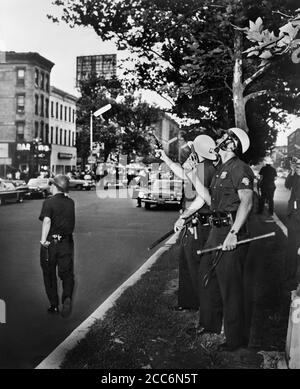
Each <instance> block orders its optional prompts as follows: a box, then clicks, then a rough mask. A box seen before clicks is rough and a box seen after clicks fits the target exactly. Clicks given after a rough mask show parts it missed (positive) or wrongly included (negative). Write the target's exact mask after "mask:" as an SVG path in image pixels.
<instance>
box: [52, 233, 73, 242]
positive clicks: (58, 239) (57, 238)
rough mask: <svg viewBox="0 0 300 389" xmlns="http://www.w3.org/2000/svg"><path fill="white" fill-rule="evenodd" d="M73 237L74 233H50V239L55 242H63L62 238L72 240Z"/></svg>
mask: <svg viewBox="0 0 300 389" xmlns="http://www.w3.org/2000/svg"><path fill="white" fill-rule="evenodd" d="M71 238H72V234H67V235H61V234H52V235H50V239H51V240H52V241H54V242H55V243H57V242H61V241H62V240H70V239H71Z"/></svg>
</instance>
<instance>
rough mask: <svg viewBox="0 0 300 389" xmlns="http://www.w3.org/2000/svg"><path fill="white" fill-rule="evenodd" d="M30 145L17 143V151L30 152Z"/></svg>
mask: <svg viewBox="0 0 300 389" xmlns="http://www.w3.org/2000/svg"><path fill="white" fill-rule="evenodd" d="M30 149H31V145H30V143H17V151H30Z"/></svg>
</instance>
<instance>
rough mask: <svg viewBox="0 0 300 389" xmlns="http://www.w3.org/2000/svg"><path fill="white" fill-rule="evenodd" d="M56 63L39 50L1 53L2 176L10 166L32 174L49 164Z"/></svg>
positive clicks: (0, 168) (0, 141)
mask: <svg viewBox="0 0 300 389" xmlns="http://www.w3.org/2000/svg"><path fill="white" fill-rule="evenodd" d="M53 65H54V63H53V62H51V61H49V60H48V59H46V58H44V57H42V56H41V55H39V54H38V53H31V52H29V53H16V52H14V51H8V52H1V53H0V176H5V175H6V173H7V171H8V170H9V169H10V170H13V169H21V170H27V171H28V170H30V173H31V174H33V171H34V170H38V169H39V168H40V166H43V165H49V160H50V146H49V142H48V139H47V134H48V132H49V100H50V74H51V69H52V67H53ZM37 138H38V140H37ZM35 139H36V140H37V142H36V143H35V141H34V140H35Z"/></svg>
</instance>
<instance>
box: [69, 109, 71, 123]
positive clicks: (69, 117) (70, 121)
mask: <svg viewBox="0 0 300 389" xmlns="http://www.w3.org/2000/svg"><path fill="white" fill-rule="evenodd" d="M71 120H72V118H71V107H69V122H71Z"/></svg>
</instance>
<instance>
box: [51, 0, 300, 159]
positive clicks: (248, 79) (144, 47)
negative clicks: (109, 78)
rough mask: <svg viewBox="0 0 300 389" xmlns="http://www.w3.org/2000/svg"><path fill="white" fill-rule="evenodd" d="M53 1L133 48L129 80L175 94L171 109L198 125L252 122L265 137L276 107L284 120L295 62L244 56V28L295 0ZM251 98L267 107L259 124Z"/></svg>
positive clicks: (276, 17)
mask: <svg viewBox="0 0 300 389" xmlns="http://www.w3.org/2000/svg"><path fill="white" fill-rule="evenodd" d="M54 4H57V5H58V6H59V7H60V9H62V17H61V18H62V20H64V21H65V22H67V23H68V24H70V25H71V26H75V25H84V26H92V27H93V28H94V30H95V32H96V33H97V34H98V35H99V36H100V37H101V38H102V39H103V40H109V39H112V38H114V39H115V41H116V43H117V46H118V48H119V49H125V48H127V49H130V50H131V52H132V53H134V54H135V55H136V58H137V59H135V68H134V71H135V76H136V77H134V78H132V80H131V85H134V86H135V87H136V88H141V87H142V88H149V89H152V90H156V91H158V92H160V93H161V94H162V95H165V96H167V98H168V99H170V98H171V99H173V101H174V106H173V112H174V113H177V114H178V115H179V116H182V117H191V118H194V119H198V120H199V125H200V126H205V127H206V128H209V129H212V130H216V129H218V128H220V127H223V128H224V127H228V126H233V125H237V126H239V127H242V128H244V129H245V130H248V128H249V130H250V137H253V136H255V135H256V133H257V131H258V130H257V129H258V128H260V129H261V131H263V134H260V135H262V136H263V137H264V140H266V138H268V137H269V134H270V131H271V133H272V138H273V139H274V138H275V135H276V129H274V128H271V127H270V124H271V121H273V122H274V115H275V114H277V119H276V120H281V116H280V115H282V113H283V112H284V111H286V110H287V109H290V102H291V101H292V100H293V99H295V96H296V95H297V93H298V87H299V85H298V84H297V82H298V83H299V81H297V77H296V75H297V74H296V70H295V69H292V72H291V73H288V72H287V70H286V69H287V66H286V62H285V60H284V58H283V57H282V58H281V59H279V60H276V61H274V65H273V66H272V69H271V67H269V66H268V67H265V68H264V69H262V68H259V63H258V61H257V60H256V58H254V57H247V56H246V54H245V53H244V51H245V50H247V49H248V48H249V47H250V42H249V41H248V40H247V39H246V36H245V34H244V31H243V30H242V29H244V28H246V27H247V26H248V23H249V20H257V18H258V17H261V18H263V19H264V20H265V21H266V23H267V24H268V26H270V28H273V27H274V28H275V27H276V26H279V25H280V22H281V15H280V14H274V13H272V11H277V10H278V11H280V12H290V11H291V10H294V9H295V8H296V6H297V5H296V4H297V2H296V1H293V0H274V1H271V0H263V1H262V2H257V1H254V0H202V1H199V0H152V1H150V0H136V1H134V2H133V1H131V0H123V1H111V0H103V1H99V0H93V1H91V0H87V1H86V0H85V1H83V0H76V1H69V0H65V1H63V0H57V1H55V2H54ZM237 27H238V28H237ZM243 53H244V55H243ZM258 87H259V88H258ZM265 91H266V92H265ZM254 100H255V102H256V104H258V105H259V106H260V105H262V106H263V107H265V109H267V111H265V112H263V113H261V116H258V115H255V117H256V122H255V124H254V123H253V120H252V119H251V120H249V117H250V116H251V115H252V113H253V107H254V106H255V104H252V102H253V101H254ZM273 106H275V107H277V111H276V112H275V113H274V110H272V108H273ZM278 107H280V108H278ZM290 111H292V110H291V109H290ZM265 122H267V124H268V125H266V124H265ZM249 123H251V125H252V126H254V127H250V124H249ZM263 144H265V145H266V144H269V142H265V141H263ZM264 152H265V150H264V151H263V150H261V152H260V153H259V154H258V153H257V152H256V150H254V149H252V151H251V153H252V155H251V156H249V158H250V159H256V158H260V157H262V156H263V155H262V154H263V153H264Z"/></svg>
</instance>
